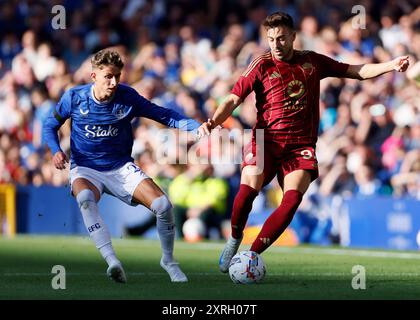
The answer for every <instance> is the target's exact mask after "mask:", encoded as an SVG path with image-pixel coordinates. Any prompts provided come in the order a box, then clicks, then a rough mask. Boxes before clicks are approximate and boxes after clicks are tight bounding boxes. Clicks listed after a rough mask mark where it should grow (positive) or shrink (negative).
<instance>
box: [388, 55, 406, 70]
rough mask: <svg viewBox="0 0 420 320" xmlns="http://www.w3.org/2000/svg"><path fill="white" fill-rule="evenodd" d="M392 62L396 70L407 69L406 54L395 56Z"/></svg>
mask: <svg viewBox="0 0 420 320" xmlns="http://www.w3.org/2000/svg"><path fill="white" fill-rule="evenodd" d="M392 62H393V64H394V70H395V71H398V72H404V71H405V70H407V68H408V66H409V64H410V61H409V60H408V56H401V57H398V58H395V59H394V60H393V61H392Z"/></svg>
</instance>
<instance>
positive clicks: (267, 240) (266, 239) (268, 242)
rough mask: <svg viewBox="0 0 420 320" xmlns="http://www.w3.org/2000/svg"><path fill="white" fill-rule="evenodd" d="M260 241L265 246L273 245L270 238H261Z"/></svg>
mask: <svg viewBox="0 0 420 320" xmlns="http://www.w3.org/2000/svg"><path fill="white" fill-rule="evenodd" d="M260 241H261V242H262V243H264V244H265V245H270V243H271V240H270V238H260Z"/></svg>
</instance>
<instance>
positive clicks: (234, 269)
mask: <svg viewBox="0 0 420 320" xmlns="http://www.w3.org/2000/svg"><path fill="white" fill-rule="evenodd" d="M229 275H230V278H231V279H232V281H233V282H234V283H238V284H239V283H240V284H252V283H258V282H261V281H262V280H263V279H264V276H265V263H264V261H263V259H262V257H261V256H260V255H259V254H258V253H256V252H254V251H250V250H245V251H241V252H238V253H237V254H235V255H234V256H233V258H232V260H231V261H230V265H229Z"/></svg>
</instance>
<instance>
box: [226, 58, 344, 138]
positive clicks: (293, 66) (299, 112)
mask: <svg viewBox="0 0 420 320" xmlns="http://www.w3.org/2000/svg"><path fill="white" fill-rule="evenodd" d="M348 66H349V65H348V64H345V63H341V62H338V61H335V60H333V59H331V58H329V57H327V56H324V55H322V54H318V53H316V52H313V51H297V50H295V51H294V55H293V58H292V59H291V60H290V61H287V62H285V61H279V60H277V59H275V58H274V57H273V56H272V55H271V52H267V53H266V54H263V55H261V56H259V57H258V58H256V59H255V60H254V61H253V62H252V63H251V64H250V65H249V66H248V68H247V70H245V72H244V73H243V74H242V75H241V76H240V78H239V80H238V81H237V82H236V84H235V86H234V87H233V89H232V93H233V94H235V95H237V96H238V97H240V98H241V99H242V100H244V99H245V98H246V97H247V96H248V95H249V94H250V93H251V91H255V98H256V108H257V122H256V125H255V129H265V131H266V133H267V134H271V133H273V134H275V135H276V137H277V138H282V139H284V141H287V142H290V143H315V142H316V141H317V138H318V128H319V90H320V88H319V83H320V80H321V79H323V78H326V77H343V76H344V75H345V73H346V71H347V69H348Z"/></svg>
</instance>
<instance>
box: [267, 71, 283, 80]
mask: <svg viewBox="0 0 420 320" xmlns="http://www.w3.org/2000/svg"><path fill="white" fill-rule="evenodd" d="M275 78H281V74H280V73H278V72H273V73H272V74H271V75H270V80H271V79H275Z"/></svg>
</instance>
